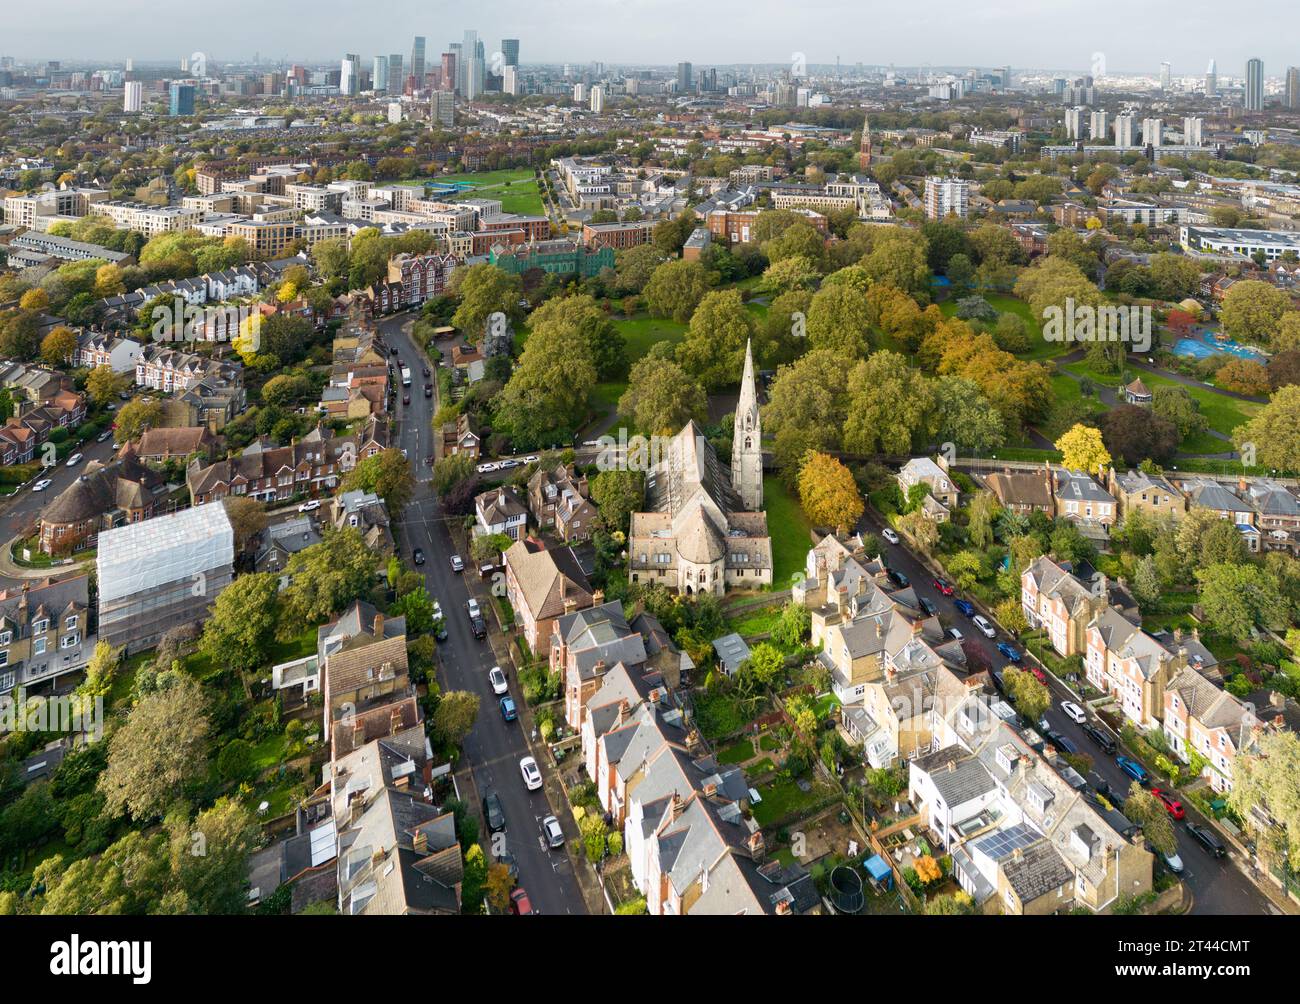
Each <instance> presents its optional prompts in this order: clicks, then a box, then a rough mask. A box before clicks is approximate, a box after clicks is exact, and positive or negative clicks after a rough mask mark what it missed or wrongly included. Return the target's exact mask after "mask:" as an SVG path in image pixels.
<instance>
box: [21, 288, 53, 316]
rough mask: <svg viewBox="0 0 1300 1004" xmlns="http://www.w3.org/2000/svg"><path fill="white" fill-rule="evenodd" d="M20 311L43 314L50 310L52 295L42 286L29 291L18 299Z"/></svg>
mask: <svg viewBox="0 0 1300 1004" xmlns="http://www.w3.org/2000/svg"><path fill="white" fill-rule="evenodd" d="M18 309H20V310H32V311H35V312H36V313H38V314H43V313H45V312H46V311H47V310H49V309H50V294H49V293H47V292H46V291H45V290H44V289H43V288H41V287H40V286H36V287H34V288H32V289H29V290H28V291H27V292H26V293H24V294H23V295H22V296H20V297H19V298H18Z"/></svg>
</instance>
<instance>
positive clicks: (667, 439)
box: [596, 429, 704, 473]
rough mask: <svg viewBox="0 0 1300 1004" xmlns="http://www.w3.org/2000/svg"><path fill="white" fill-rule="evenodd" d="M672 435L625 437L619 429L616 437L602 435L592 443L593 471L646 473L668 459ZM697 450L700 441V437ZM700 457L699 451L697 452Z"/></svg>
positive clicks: (622, 430) (624, 431) (626, 435)
mask: <svg viewBox="0 0 1300 1004" xmlns="http://www.w3.org/2000/svg"><path fill="white" fill-rule="evenodd" d="M673 438H674V437H672V436H641V435H635V436H629V435H628V434H627V429H619V430H618V436H617V437H615V436H611V435H608V434H607V435H604V436H601V437H600V438H599V439H597V440H596V449H597V451H598V452H597V454H596V469H597V470H599V471H602V472H604V471H641V472H642V473H649V472H650V471H653V470H655V469H656V468H657V467H659V465H660V464H661V463H663V461H664V460H665V459H666V458H667V456H668V451H669V450H670V449H671V446H672V442H673ZM696 438H697V439H698V440H699V443H697V444H696V445H697V447H699V446H701V445H702V444H703V442H704V437H703V436H698V437H696ZM701 455H702V451H701Z"/></svg>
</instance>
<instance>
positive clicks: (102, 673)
mask: <svg viewBox="0 0 1300 1004" xmlns="http://www.w3.org/2000/svg"><path fill="white" fill-rule="evenodd" d="M121 663H122V650H121V649H120V648H114V647H113V646H112V645H111V644H110V643H109V642H106V641H98V642H96V643H95V650H94V651H93V652H91V654H90V661H89V662H88V663H87V664H86V679H85V680H84V681H83V682H82V684H81V686H79V687H78V688H77V693H78V694H81V695H82V696H83V697H107V696H108V692H109V690H111V689H112V686H113V677H114V676H115V675H116V673H117V668H118V666H120V665H121Z"/></svg>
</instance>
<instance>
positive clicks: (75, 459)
mask: <svg viewBox="0 0 1300 1004" xmlns="http://www.w3.org/2000/svg"><path fill="white" fill-rule="evenodd" d="M79 463H81V454H80V453H74V454H73V455H72V456H70V457H69V458H68V459H67V460H66V461H65V462H64V464H63V466H64V467H76V466H77V465H78V464H79Z"/></svg>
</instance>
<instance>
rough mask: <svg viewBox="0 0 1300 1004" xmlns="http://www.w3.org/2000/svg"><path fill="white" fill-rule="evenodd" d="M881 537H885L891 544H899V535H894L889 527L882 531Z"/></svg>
mask: <svg viewBox="0 0 1300 1004" xmlns="http://www.w3.org/2000/svg"><path fill="white" fill-rule="evenodd" d="M880 536H882V537H884V538H885V539H886V540H887V541H889V542H890V543H891V544H897V543H898V534H896V533H894V531H893V530H891V529H889V527H885V528H884V529H883V530H881V531H880Z"/></svg>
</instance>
